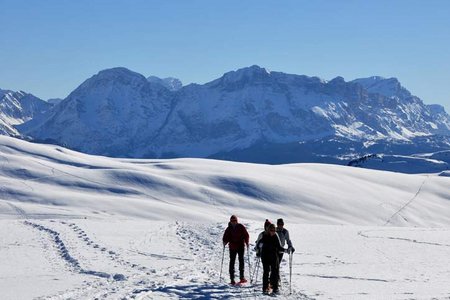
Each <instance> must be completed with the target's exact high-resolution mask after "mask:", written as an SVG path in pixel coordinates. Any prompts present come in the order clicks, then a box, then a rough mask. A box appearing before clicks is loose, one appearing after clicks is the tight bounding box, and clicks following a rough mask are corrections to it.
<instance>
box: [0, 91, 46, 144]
mask: <svg viewBox="0 0 450 300" xmlns="http://www.w3.org/2000/svg"><path fill="white" fill-rule="evenodd" d="M52 106H53V105H52V104H49V103H47V102H45V101H44V100H41V99H39V98H37V97H35V96H33V95H32V94H28V93H25V92H23V91H17V92H14V91H9V90H0V134H2V135H9V136H20V133H19V132H18V130H17V129H16V128H15V127H14V125H19V124H22V123H24V122H27V121H29V120H31V119H33V118H34V119H39V118H40V117H41V116H42V115H43V114H44V113H45V112H46V111H48V110H49V109H50V108H51V107H52Z"/></svg>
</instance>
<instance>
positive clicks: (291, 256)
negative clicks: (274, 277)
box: [289, 253, 294, 294]
mask: <svg viewBox="0 0 450 300" xmlns="http://www.w3.org/2000/svg"><path fill="white" fill-rule="evenodd" d="M293 257H294V253H289V294H292V258H293Z"/></svg>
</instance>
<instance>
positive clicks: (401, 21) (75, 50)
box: [0, 0, 450, 112]
mask: <svg viewBox="0 0 450 300" xmlns="http://www.w3.org/2000/svg"><path fill="white" fill-rule="evenodd" d="M0 11H1V12H2V18H0V40H1V42H0V89H10V90H24V91H26V92H30V93H33V94H34V95H36V96H38V97H40V98H42V99H48V98H65V97H66V96H67V95H68V94H69V93H70V92H71V91H72V90H74V89H75V88H76V87H77V86H78V85H80V84H81V83H82V82H83V81H84V80H86V79H87V78H89V77H91V76H93V75H94V74H96V73H98V72H99V71H100V70H103V69H107V68H112V67H118V66H121V67H126V68H128V69H130V70H133V71H136V72H138V73H141V74H143V75H144V76H150V75H155V76H158V77H169V76H171V77H176V78H179V79H181V80H182V82H183V83H184V84H188V83H192V82H195V83H205V82H208V81H211V80H214V79H216V78H218V77H220V76H221V75H222V74H223V73H225V72H228V71H231V70H236V69H239V68H242V67H247V66H250V65H254V64H257V65H259V66H261V67H265V68H267V69H269V70H273V71H281V72H286V73H292V74H303V75H308V76H318V77H321V78H323V79H326V80H330V79H332V78H334V77H336V76H342V77H344V78H345V80H347V81H349V80H352V79H355V78H361V77H369V76H373V75H377V76H383V77H397V78H398V79H399V80H400V82H401V83H402V85H403V86H405V87H406V88H407V89H408V90H410V91H411V92H412V93H413V94H414V95H416V96H419V97H420V98H422V100H423V101H424V102H425V103H426V104H434V103H437V104H441V105H444V106H445V107H446V110H447V112H450V84H449V83H450V82H449V79H450V17H449V16H450V1H447V0H428V1H417V0H396V1H391V0H386V1H385V0H377V1H371V0H367V1H363V0H358V1H356V0H342V1H331V0H329V1H323V0H315V1H302V0H297V1H294V0H285V1H262V0H257V1H256V0H246V1H242V0H238V1H236V0H228V1H207V0H190V1H185V0H180V1H176V0H167V1H163V0H161V1H150V0H77V1H72V0H45V1H24V0H0Z"/></svg>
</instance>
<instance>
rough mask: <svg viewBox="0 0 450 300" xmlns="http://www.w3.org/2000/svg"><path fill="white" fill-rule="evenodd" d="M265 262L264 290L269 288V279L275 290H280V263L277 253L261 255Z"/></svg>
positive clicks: (263, 262)
mask: <svg viewBox="0 0 450 300" xmlns="http://www.w3.org/2000/svg"><path fill="white" fill-rule="evenodd" d="M261 260H262V264H263V280H262V281H263V292H264V291H266V290H267V289H268V288H269V280H270V284H271V285H272V290H273V291H278V277H279V270H280V269H279V268H280V266H279V263H278V256H277V255H276V254H274V255H270V256H263V257H261Z"/></svg>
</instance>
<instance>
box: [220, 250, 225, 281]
mask: <svg viewBox="0 0 450 300" xmlns="http://www.w3.org/2000/svg"><path fill="white" fill-rule="evenodd" d="M224 256H225V245H223V251H222V263H221V264H220V276H219V282H222V269H223V258H224Z"/></svg>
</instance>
